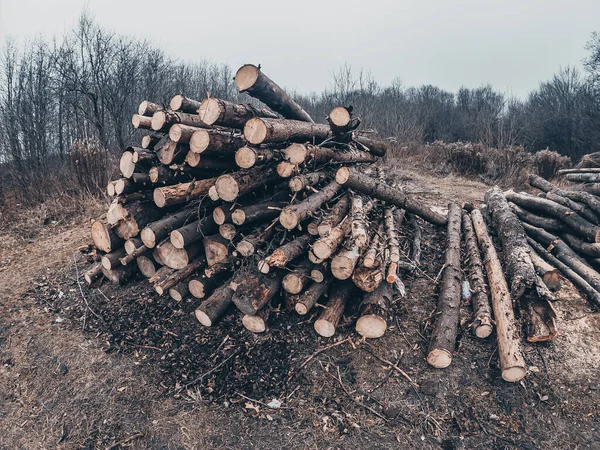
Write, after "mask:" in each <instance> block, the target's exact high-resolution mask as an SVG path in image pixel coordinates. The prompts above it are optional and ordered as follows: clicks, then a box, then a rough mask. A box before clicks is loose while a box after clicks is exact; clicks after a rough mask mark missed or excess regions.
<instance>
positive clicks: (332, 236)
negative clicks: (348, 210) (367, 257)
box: [308, 215, 352, 263]
mask: <svg viewBox="0 0 600 450" xmlns="http://www.w3.org/2000/svg"><path fill="white" fill-rule="evenodd" d="M351 229H352V219H351V218H350V216H349V215H348V216H346V218H345V219H344V220H342V222H340V223H339V224H338V225H336V226H335V227H334V228H332V229H331V231H330V232H329V234H328V235H327V236H323V237H321V238H319V239H317V240H316V241H315V243H314V244H313V246H312V247H311V249H310V251H309V253H308V256H309V258H310V260H311V261H312V262H314V263H321V262H323V261H325V260H326V259H328V258H329V257H330V256H331V255H333V254H334V253H335V251H336V250H337V249H338V248H339V246H340V245H341V244H342V242H343V241H344V238H345V237H346V236H348V234H350V231H351Z"/></svg>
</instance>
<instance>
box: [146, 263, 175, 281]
mask: <svg viewBox="0 0 600 450" xmlns="http://www.w3.org/2000/svg"><path fill="white" fill-rule="evenodd" d="M174 273H175V269H171V268H170V267H167V266H163V267H161V268H160V269H158V270H157V271H156V273H155V274H154V275H152V276H151V277H150V278H148V282H149V283H150V284H152V285H154V284H160V283H162V282H163V281H165V280H166V279H168V278H169V277H170V276H171V275H173V274H174Z"/></svg>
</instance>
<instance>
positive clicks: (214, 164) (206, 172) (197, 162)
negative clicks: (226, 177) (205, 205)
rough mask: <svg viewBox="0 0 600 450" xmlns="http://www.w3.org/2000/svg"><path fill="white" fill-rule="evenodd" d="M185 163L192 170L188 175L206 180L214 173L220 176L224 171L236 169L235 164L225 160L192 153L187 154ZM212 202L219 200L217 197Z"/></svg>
mask: <svg viewBox="0 0 600 450" xmlns="http://www.w3.org/2000/svg"><path fill="white" fill-rule="evenodd" d="M185 163H186V164H187V165H188V166H189V167H191V168H192V169H191V170H190V171H189V173H190V174H192V175H193V176H194V177H195V178H207V176H211V177H212V176H214V175H215V172H217V173H218V174H219V175H220V174H222V173H223V172H224V171H229V170H236V169H237V166H236V164H235V163H234V162H233V161H231V160H229V159H227V158H219V157H218V156H212V155H207V156H201V155H200V154H198V153H194V152H189V153H188V154H187V155H186V157H185ZM219 172H220V173H219ZM209 194H210V193H209ZM211 199H212V197H211ZM214 200H215V201H216V200H219V197H215V199H214Z"/></svg>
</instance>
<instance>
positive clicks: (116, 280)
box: [102, 264, 137, 285]
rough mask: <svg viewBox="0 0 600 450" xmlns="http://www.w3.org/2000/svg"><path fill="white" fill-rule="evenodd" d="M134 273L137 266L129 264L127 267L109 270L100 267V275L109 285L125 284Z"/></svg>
mask: <svg viewBox="0 0 600 450" xmlns="http://www.w3.org/2000/svg"><path fill="white" fill-rule="evenodd" d="M136 272H137V266H136V265H134V264H129V265H127V266H123V265H119V266H117V267H115V268H113V269H110V270H109V269H106V268H105V267H102V274H103V275H104V276H105V277H106V279H107V280H108V281H110V282H111V283H113V284H118V285H123V284H125V283H126V282H127V281H128V280H129V279H130V278H131V277H132V276H133V275H135V273H136Z"/></svg>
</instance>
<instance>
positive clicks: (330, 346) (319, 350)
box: [287, 336, 350, 383]
mask: <svg viewBox="0 0 600 450" xmlns="http://www.w3.org/2000/svg"><path fill="white" fill-rule="evenodd" d="M348 341H350V336H348V337H347V338H346V339H342V340H341V341H339V342H336V343H334V344H330V345H328V346H326V347H323V348H320V349H317V351H315V352H314V353H313V354H312V355H310V356H309V357H308V358H306V359H305V360H304V362H303V363H302V364H300V367H298V370H296V371H295V372H292V373H290V375H289V376H288V379H287V381H288V383H289V382H290V380H291V379H292V378H294V375H296V373H298V372H300V371H301V370H302V369H303V368H304V367H306V365H307V364H308V363H309V362H311V361H312V360H313V359H314V358H315V356H318V355H320V354H321V353H323V352H326V351H327V350H329V349H332V348H333V347H337V346H338V345H342V344H343V343H344V342H348Z"/></svg>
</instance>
